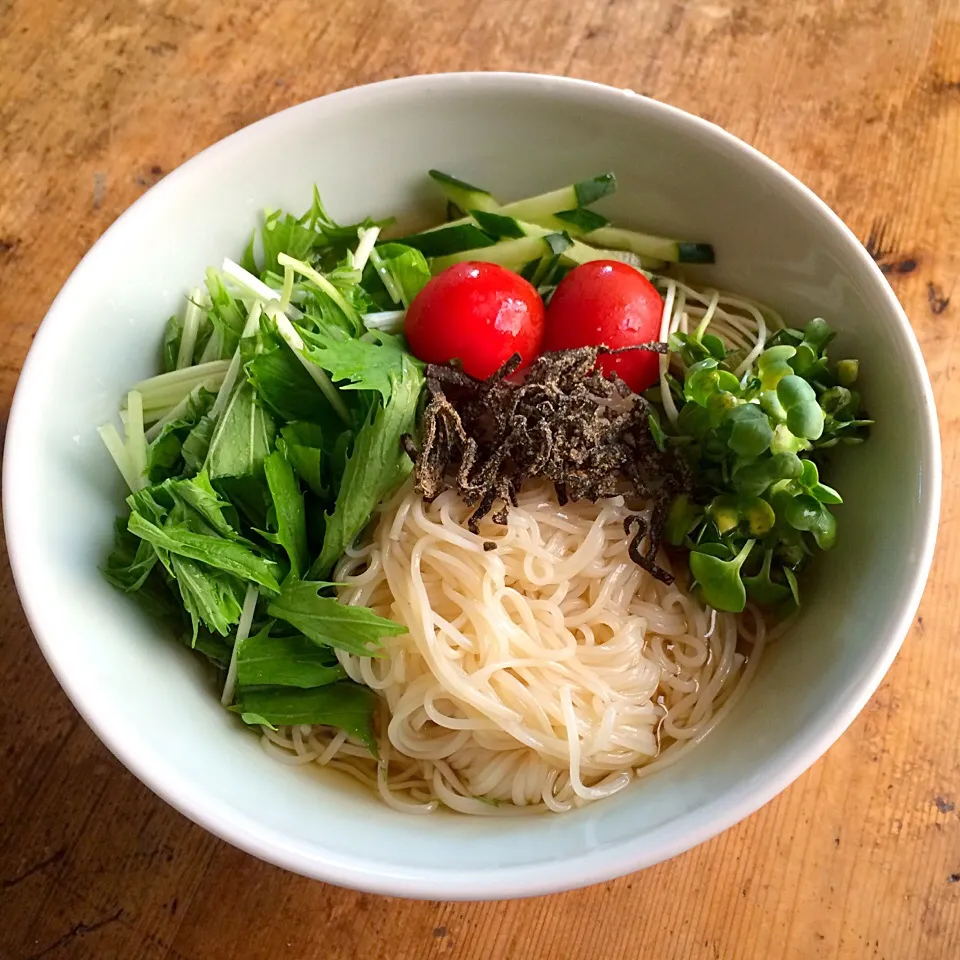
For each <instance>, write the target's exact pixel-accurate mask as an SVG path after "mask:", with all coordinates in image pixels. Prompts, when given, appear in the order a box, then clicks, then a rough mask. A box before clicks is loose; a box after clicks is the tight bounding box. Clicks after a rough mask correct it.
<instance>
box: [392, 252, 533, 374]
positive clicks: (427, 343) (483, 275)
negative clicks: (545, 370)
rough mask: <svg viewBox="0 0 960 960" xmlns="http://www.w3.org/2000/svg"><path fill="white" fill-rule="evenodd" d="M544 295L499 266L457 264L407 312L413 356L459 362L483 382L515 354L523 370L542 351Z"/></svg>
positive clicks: (432, 282) (406, 329)
mask: <svg viewBox="0 0 960 960" xmlns="http://www.w3.org/2000/svg"><path fill="white" fill-rule="evenodd" d="M543 324H544V307H543V301H542V300H541V299H540V294H538V293H537V291H536V290H535V289H534V288H533V287H532V286H531V285H530V284H529V283H527V281H526V280H524V279H523V277H521V276H520V275H519V274H516V273H514V272H513V271H512V270H507V269H505V268H504V267H501V266H498V265H497V264H495V263H458V264H456V265H455V266H452V267H448V268H447V269H446V270H444V271H443V273H441V274H438V275H437V276H435V277H434V278H433V279H432V280H431V281H430V282H429V283H428V284H427V285H426V286H425V287H424V288H423V289H422V290H421V291H420V293H418V294H417V296H416V297H415V298H414V301H413V303H411V304H410V309H409V310H407V318H406V321H405V330H404V332H405V333H406V335H407V342H408V343H409V344H410V349H411V350H412V351H413V353H414V356H417V357H419V358H420V359H421V360H424V361H426V362H427V363H447V362H448V361H450V360H454V359H459V360H460V361H461V362H462V364H463V369H464V371H465V372H466V373H468V374H470V376H472V377H478V378H480V379H485V378H486V377H489V376H490V374H492V373H494V372H496V371H497V370H498V369H499V368H500V367H501V366H503V364H504V363H505V362H506V361H507V360H509V359H510V357H512V356H513V354H515V353H519V354H520V357H521V360H522V363H521V365H522V366H526V365H527V364H528V363H530V362H531V361H532V360H533V359H534V358H535V357H536V356H537V354H538V353H539V352H540V344H541V341H542V340H543Z"/></svg>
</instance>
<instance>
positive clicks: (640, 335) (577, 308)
mask: <svg viewBox="0 0 960 960" xmlns="http://www.w3.org/2000/svg"><path fill="white" fill-rule="evenodd" d="M662 314H663V299H662V297H661V296H660V294H659V293H657V290H656V288H655V287H654V286H653V284H652V283H651V282H650V281H649V280H648V279H647V278H646V277H645V276H644V275H643V274H642V273H640V271H639V270H636V269H634V268H633V267H631V266H630V265H629V264H626V263H621V262H620V261H619V260H594V261H591V262H590V263H584V264H582V265H581V266H579V267H576V268H575V269H573V270H571V271H570V273H568V274H567V275H566V276H565V277H564V278H563V280H561V281H560V284H559V285H558V286H557V289H556V290H555V291H554V293H553V298H552V299H551V300H550V306H549V308H548V309H547V327H546V332H545V333H544V338H543V349H544V351H552V350H569V349H571V348H573V347H593V346H598V345H601V344H602V345H603V346H605V347H610V348H611V349H616V348H617V347H630V346H633V345H634V344H638V343H648V342H649V341H651V340H657V339H658V338H659V336H660V319H661V316H662ZM597 366H598V367H599V368H600V369H601V370H602V371H603V372H604V373H605V374H607V375H609V374H611V373H616V374H617V376H618V377H620V379H621V380H623V381H624V382H625V383H626V384H627V386H628V387H630V389H631V390H633V391H634V393H640V392H641V391H643V390H646V389H647V387H649V386H651V385H652V384H654V383H655V382H656V380H657V377H658V376H659V369H660V360H659V355H658V354H656V353H652V352H651V351H648V350H635V351H631V352H630V353H623V354H619V355H618V356H613V357H611V356H604V357H600V359H599V360H598V361H597Z"/></svg>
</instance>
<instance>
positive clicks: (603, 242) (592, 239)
mask: <svg viewBox="0 0 960 960" xmlns="http://www.w3.org/2000/svg"><path fill="white" fill-rule="evenodd" d="M583 239H584V240H587V241H588V242H589V243H591V244H596V245H597V246H598V247H610V248H611V249H613V250H629V251H630V252H631V253H636V254H639V255H640V256H641V257H654V258H655V259H658V260H669V261H671V262H673V263H713V262H714V259H715V258H714V254H713V247H712V246H711V245H710V244H709V243H690V242H687V241H685V240H669V239H667V238H666V237H655V236H651V235H650V234H647V233H637V232H636V231H635V230H624V229H622V228H621V227H600V228H598V229H596V230H592V231H590V232H589V233H587V234H586V235H585V236H584V238H583Z"/></svg>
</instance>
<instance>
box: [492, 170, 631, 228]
mask: <svg viewBox="0 0 960 960" xmlns="http://www.w3.org/2000/svg"><path fill="white" fill-rule="evenodd" d="M616 189H617V178H616V177H615V176H614V175H613V174H612V173H602V174H600V176H598V177H591V178H590V179H589V180H581V181H580V182H579V183H574V184H571V185H570V186H568V187H561V188H560V189H559V190H553V191H551V192H550V193H541V194H540V195H539V196H536V197H528V198H527V199H526V200H516V201H514V202H513V203H507V204H504V205H503V206H502V207H500V208H499V209H498V210H495V212H496V213H501V214H504V215H505V216H509V217H514V218H515V219H517V220H527V221H531V222H533V223H538V222H539V221H541V220H544V219H545V218H547V217H553V216H554V215H555V214H558V213H561V212H563V211H567V210H574V209H576V208H577V207H586V206H589V204H591V203H595V202H596V201H597V200H599V199H600V198H601V197H605V196H608V195H609V194H611V193H613V192H614V190H616ZM551 226H554V225H553V224H551Z"/></svg>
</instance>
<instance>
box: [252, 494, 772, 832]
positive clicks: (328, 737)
mask: <svg viewBox="0 0 960 960" xmlns="http://www.w3.org/2000/svg"><path fill="white" fill-rule="evenodd" d="M634 506H636V505H634ZM630 507H631V505H629V504H628V503H626V502H624V498H623V497H612V498H608V499H606V500H601V501H599V502H597V503H590V502H589V501H577V502H573V503H568V504H566V505H564V506H562V507H561V506H560V505H559V504H558V502H557V496H556V493H555V491H554V489H553V487H552V485H550V484H547V483H543V482H533V483H531V484H529V485H528V486H526V487H525V488H524V489H523V490H522V491H521V492H520V495H519V499H518V505H517V506H516V507H514V508H512V509H511V511H510V514H509V517H508V522H507V524H506V525H497V524H496V523H494V522H492V521H491V520H490V519H485V520H484V521H483V522H482V523H481V525H480V532H479V534H478V535H477V534H473V533H471V532H470V531H469V530H468V529H467V526H466V521H467V519H468V517H469V516H470V514H471V512H472V511H471V509H470V508H469V507H467V506H465V505H464V504H463V502H462V501H461V500H460V499H459V497H458V496H457V495H456V492H455V491H453V490H449V491H447V492H445V493H443V494H441V495H440V496H439V497H438V498H437V499H436V500H434V501H433V502H432V503H426V502H424V501H423V499H422V498H421V497H420V495H419V494H417V493H416V492H415V491H414V489H413V486H412V484H409V483H408V485H406V486H405V487H404V488H403V489H402V490H401V491H399V492H398V493H397V495H396V496H395V497H393V499H392V500H391V501H390V502H388V503H387V504H385V505H384V506H383V507H382V508H381V510H380V511H379V514H378V516H377V517H376V518H375V521H374V525H373V530H372V534H371V536H370V538H369V539H368V540H367V541H366V542H365V543H363V544H362V545H360V546H358V547H356V548H354V549H351V550H350V551H348V554H347V555H346V556H345V558H344V559H343V561H342V562H341V563H340V565H339V567H338V569H337V571H336V574H335V579H336V581H337V582H338V583H340V584H342V585H343V586H342V587H341V588H340V590H339V596H340V599H341V601H342V602H344V603H348V604H359V605H363V606H367V607H369V608H371V609H372V610H374V611H375V612H376V613H378V614H380V615H382V616H385V617H390V618H392V619H395V620H398V621H400V622H402V623H404V624H405V625H406V626H407V627H408V628H409V633H406V634H403V635H401V636H398V637H393V638H389V639H387V640H385V641H384V655H383V656H381V657H372V658H370V657H362V658H361V657H354V656H351V655H349V654H346V653H342V652H339V653H338V656H339V657H340V661H341V663H342V664H343V666H344V668H345V669H346V671H347V673H348V674H349V676H350V677H351V678H352V679H354V680H356V681H358V682H360V683H364V684H367V685H368V686H370V687H372V688H373V689H375V690H377V691H379V693H380V694H381V696H382V697H383V699H384V701H385V706H386V711H385V713H384V714H383V716H382V717H381V721H382V726H381V731H380V738H379V739H380V744H379V745H380V759H379V763H377V761H375V760H373V759H372V758H371V757H370V755H369V753H368V752H367V751H365V750H364V748H363V747H361V746H359V745H357V744H352V743H351V742H350V741H349V740H347V739H346V738H345V737H344V735H343V734H342V733H337V732H335V731H333V730H327V729H325V728H322V727H305V728H301V727H294V728H283V729H281V730H279V731H271V730H269V729H265V732H264V735H265V745H266V746H267V747H268V749H271V752H274V753H280V754H281V755H284V758H285V759H288V760H291V761H293V762H310V761H317V762H319V763H321V764H329V765H331V766H333V767H339V768H341V769H345V770H347V771H348V772H350V773H352V774H353V775H354V776H356V777H357V778H359V779H361V780H363V781H366V782H370V783H374V782H375V783H376V786H377V788H378V789H379V791H380V794H381V795H382V797H383V799H384V800H385V801H386V802H387V803H389V804H390V805H391V806H393V807H396V808H400V809H403V810H406V811H411V810H413V811H423V812H429V811H431V810H433V809H435V808H436V807H437V806H438V805H440V804H444V805H446V806H448V807H450V808H452V809H455V810H458V811H461V812H465V813H477V814H493V813H498V812H508V811H509V812H514V813H515V812H517V810H518V809H524V810H536V809H538V808H539V809H543V808H544V807H546V808H547V809H550V810H553V811H557V812H559V811H563V810H568V809H570V808H571V807H573V806H577V805H580V804H582V803H585V802H588V801H591V800H596V799H600V798H602V797H606V796H609V795H611V794H613V793H616V792H617V791H618V790H621V789H622V788H623V787H625V786H626V785H627V784H628V783H629V782H630V780H631V779H632V778H633V777H634V776H635V775H636V773H637V772H639V771H642V772H646V771H647V770H649V769H651V768H654V767H656V766H657V765H658V764H663V763H665V762H668V761H669V760H671V759H672V758H673V757H674V756H675V754H676V751H677V750H678V748H681V747H682V746H684V745H690V744H692V743H694V742H696V741H698V740H699V739H701V738H702V737H703V736H705V735H706V733H707V732H708V731H709V730H710V729H711V728H712V727H713V725H714V724H715V723H716V721H717V719H718V718H719V715H720V713H721V711H723V710H724V708H725V707H728V706H729V705H730V703H731V701H732V697H733V696H734V695H735V694H736V693H737V692H738V691H739V690H741V689H742V688H743V686H744V684H745V681H746V680H748V679H749V677H748V674H749V673H752V672H753V670H754V669H755V665H756V662H757V660H758V655H759V653H760V650H761V649H762V646H763V643H764V625H763V621H762V620H761V619H760V618H759V617H756V618H755V619H756V625H755V626H754V627H753V630H752V631H751V632H750V634H749V642H745V636H743V635H740V634H738V626H737V618H735V617H734V616H733V615H732V614H726V613H715V612H713V611H708V610H707V609H705V608H703V607H702V606H700V605H699V604H698V603H697V601H696V600H695V599H693V597H692V596H691V595H690V594H689V593H687V592H685V591H684V590H683V589H682V588H681V587H680V586H679V585H678V584H676V583H675V584H673V585H671V586H665V585H664V584H662V583H660V582H658V581H657V580H655V579H654V578H653V577H652V576H651V575H650V574H649V573H647V572H645V571H644V570H642V569H640V568H639V567H638V566H637V565H636V564H635V563H634V562H633V561H632V560H631V559H630V557H629V555H628V552H627V538H625V536H624V521H625V520H626V518H627V517H629V516H630V515H631V514H633V513H635V512H636V511H635V510H631V508H630ZM491 547H492V549H491ZM663 562H664V563H666V558H664V561H663ZM738 646H740V647H742V648H743V649H738ZM745 653H746V654H747V655H746V656H745ZM278 747H279V748H281V749H280V750H279V751H278V750H277V748H278Z"/></svg>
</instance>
